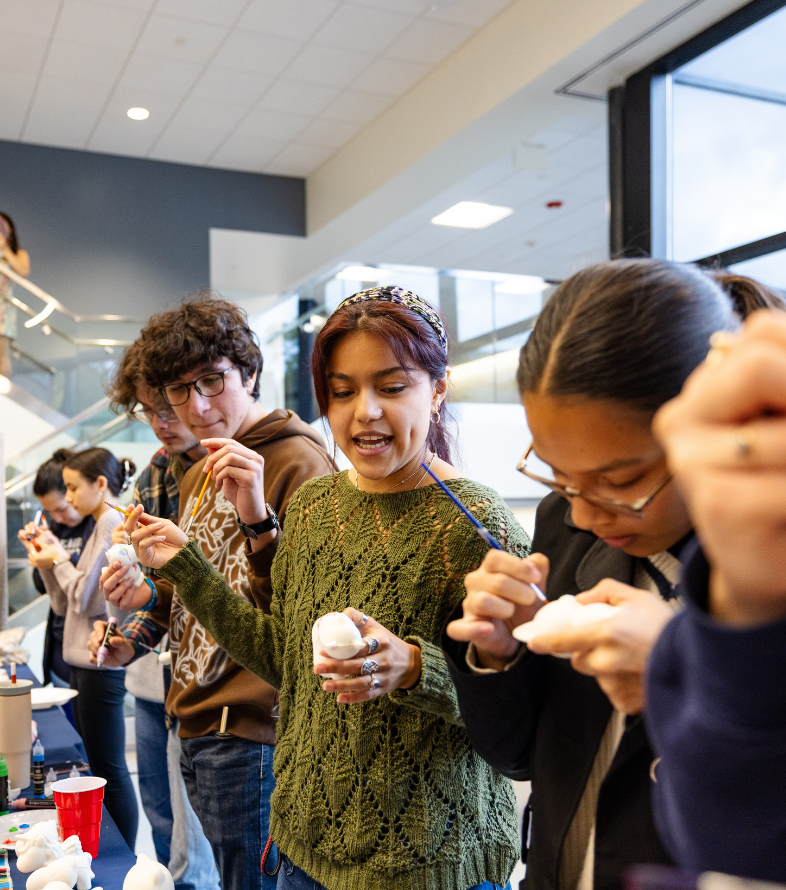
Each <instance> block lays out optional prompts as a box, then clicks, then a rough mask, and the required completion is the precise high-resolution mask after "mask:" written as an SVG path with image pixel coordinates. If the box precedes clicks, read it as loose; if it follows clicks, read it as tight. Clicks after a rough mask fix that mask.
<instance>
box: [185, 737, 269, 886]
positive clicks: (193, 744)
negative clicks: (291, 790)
mask: <svg viewBox="0 0 786 890" xmlns="http://www.w3.org/2000/svg"><path fill="white" fill-rule="evenodd" d="M180 744H181V753H180V769H181V772H182V774H183V780H184V782H185V785H186V790H187V791H188V799H189V800H190V801H191V806H192V807H193V808H194V812H195V813H196V815H197V817H198V818H199V821H200V822H201V823H202V829H203V830H204V832H205V837H206V838H207V839H208V841H209V842H210V846H211V847H212V848H213V856H214V857H215V860H216V865H217V866H218V873H219V875H220V877H221V887H222V890H273V888H274V887H275V886H276V879H275V878H268V877H265V876H264V875H263V874H262V869H261V868H260V861H261V859H262V852H263V850H264V848H265V843H266V842H267V837H268V822H269V819H270V795H271V793H272V792H273V789H274V788H275V784H276V781H275V779H274V778H273V751H274V748H273V747H272V746H270V745H263V744H261V743H259V742H250V741H248V740H247V739H241V738H238V737H237V736H228V737H227V738H220V737H219V736H218V733H211V734H210V735H207V736H203V737H202V738H197V739H181V740H180ZM254 814H257V816H256V818H255V817H254ZM274 855H275V854H274Z"/></svg>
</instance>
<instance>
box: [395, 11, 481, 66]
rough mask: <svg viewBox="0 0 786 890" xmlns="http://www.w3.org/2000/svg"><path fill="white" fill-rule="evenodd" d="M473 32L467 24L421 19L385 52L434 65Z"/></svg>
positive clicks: (399, 57)
mask: <svg viewBox="0 0 786 890" xmlns="http://www.w3.org/2000/svg"><path fill="white" fill-rule="evenodd" d="M470 34H472V29H471V28H467V27H466V26H465V25H454V24H451V23H449V22H434V21H426V20H423V19H421V20H419V21H417V22H415V24H414V25H411V26H410V27H409V28H408V29H407V31H405V32H404V33H403V34H402V35H401V36H400V37H399V38H398V40H396V41H395V42H394V43H393V44H392V45H391V46H390V48H389V49H388V50H387V52H386V53H385V55H386V56H388V57H389V58H391V59H411V60H412V61H413V62H422V63H423V64H425V65H429V66H433V65H436V64H437V63H438V62H441V61H442V59H444V58H445V57H446V56H447V55H449V54H450V53H452V52H453V50H454V49H456V47H458V46H460V45H461V44H462V43H463V42H464V41H465V40H466V39H467V38H468V37H469V36H470Z"/></svg>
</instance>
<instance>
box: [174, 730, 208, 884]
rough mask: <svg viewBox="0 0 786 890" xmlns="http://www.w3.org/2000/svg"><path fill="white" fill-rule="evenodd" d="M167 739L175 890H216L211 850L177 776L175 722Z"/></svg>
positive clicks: (178, 748) (178, 757)
mask: <svg viewBox="0 0 786 890" xmlns="http://www.w3.org/2000/svg"><path fill="white" fill-rule="evenodd" d="M168 736H169V738H168V739H167V760H168V766H169V797H170V800H171V801H172V816H173V820H174V824H173V826H172V855H171V858H170V860H169V872H170V874H171V875H172V880H173V881H174V882H175V890H219V884H218V870H217V869H216V861H215V859H214V858H213V850H212V849H211V847H210V844H209V843H208V842H207V838H206V837H205V833H204V831H202V826H201V825H200V824H199V819H197V815H196V813H195V812H194V808H193V807H192V806H191V803H190V802H189V800H188V794H187V792H186V786H185V783H184V782H183V776H182V774H181V772H180V750H181V749H180V739H179V738H178V737H177V720H176V719H174V718H172V728H171V729H170V730H169V733H168Z"/></svg>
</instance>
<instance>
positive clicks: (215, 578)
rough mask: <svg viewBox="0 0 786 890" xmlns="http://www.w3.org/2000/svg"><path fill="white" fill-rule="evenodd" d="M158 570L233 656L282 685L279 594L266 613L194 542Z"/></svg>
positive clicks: (277, 685) (240, 663)
mask: <svg viewBox="0 0 786 890" xmlns="http://www.w3.org/2000/svg"><path fill="white" fill-rule="evenodd" d="M159 575H160V576H161V577H162V578H165V579H166V580H168V581H171V582H172V584H174V585H176V587H177V595H178V597H179V599H180V600H181V601H182V603H183V605H184V606H185V607H186V609H188V611H189V612H190V613H191V614H192V615H193V616H194V617H195V618H196V620H197V621H198V622H199V623H200V624H201V625H202V626H203V627H204V628H205V629H206V630H208V631H209V632H210V633H211V634H212V636H213V639H215V641H216V642H217V643H218V645H219V646H220V647H221V648H222V649H223V650H224V651H225V652H226V653H227V654H228V655H229V656H230V657H231V658H232V659H233V660H234V661H236V662H237V663H238V664H239V665H242V666H243V667H244V668H247V669H248V670H250V671H251V672H252V673H254V674H256V675H257V676H258V677H262V679H263V680H266V681H267V682H268V683H270V685H271V686H273V687H275V688H276V689H279V688H280V687H281V676H282V664H283V649H284V633H283V615H282V614H281V613H280V611H279V609H278V608H276V606H277V602H276V597H274V598H273V603H272V605H273V610H272V614H270V615H268V614H266V613H265V612H263V611H262V610H261V609H258V608H256V606H254V605H253V604H252V603H249V602H248V601H247V600H245V599H243V598H242V597H240V596H238V595H237V594H236V593H234V592H233V591H232V590H231V589H230V588H229V587H228V586H227V584H226V582H225V581H224V579H223V577H222V576H221V575H219V574H218V572H216V570H215V569H214V568H213V566H211V565H210V563H209V562H208V561H207V559H205V556H204V554H203V553H202V551H201V550H200V549H199V547H198V546H197V544H196V542H194V541H189V542H188V544H186V545H185V546H184V547H183V549H182V550H181V551H180V552H179V553H178V554H177V556H175V557H173V558H172V559H171V560H170V561H169V562H168V563H167V564H166V565H165V566H164V567H163V568H162V569H159Z"/></svg>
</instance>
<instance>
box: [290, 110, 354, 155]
mask: <svg viewBox="0 0 786 890" xmlns="http://www.w3.org/2000/svg"><path fill="white" fill-rule="evenodd" d="M357 130H358V127H357V126H354V125H352V124H348V123H347V122H346V121H338V120H329V119H328V118H324V117H320V118H317V119H316V120H314V121H311V123H310V124H309V125H308V126H307V127H306V128H305V129H304V130H303V131H302V132H301V133H300V135H299V136H298V142H302V143H307V144H308V145H316V146H319V147H320V148H329V149H332V150H333V151H335V150H336V149H337V148H340V147H341V146H342V145H343V144H344V143H345V142H347V141H348V140H349V139H351V138H352V137H353V136H354V135H355V133H356V132H357Z"/></svg>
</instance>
